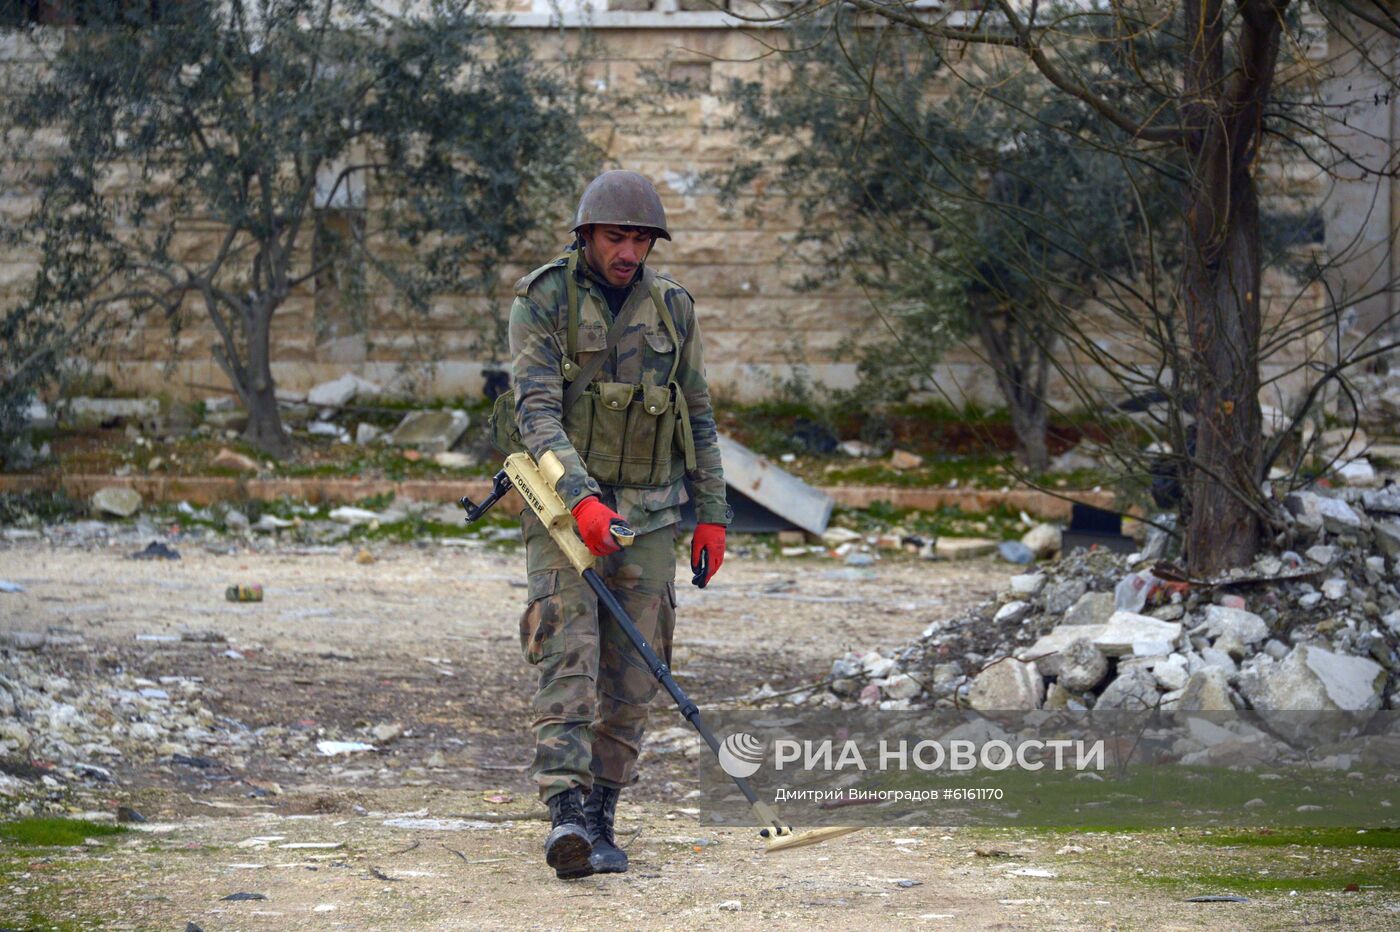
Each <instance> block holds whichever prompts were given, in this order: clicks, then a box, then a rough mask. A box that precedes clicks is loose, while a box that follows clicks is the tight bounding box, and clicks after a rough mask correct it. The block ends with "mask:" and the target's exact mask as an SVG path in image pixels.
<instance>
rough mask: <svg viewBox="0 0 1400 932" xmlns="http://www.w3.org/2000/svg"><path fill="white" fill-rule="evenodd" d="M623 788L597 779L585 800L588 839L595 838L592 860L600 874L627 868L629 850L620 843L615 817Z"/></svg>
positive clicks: (617, 871)
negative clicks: (615, 829) (623, 848)
mask: <svg viewBox="0 0 1400 932" xmlns="http://www.w3.org/2000/svg"><path fill="white" fill-rule="evenodd" d="M621 792H622V791H621V790H617V789H614V788H613V787H611V786H603V785H602V784H601V783H595V784H593V792H591V793H589V794H588V801H587V802H585V803H584V804H583V818H584V821H585V823H586V824H587V825H588V839H589V840H590V841H591V842H593V855H592V856H591V857H590V858H589V859H588V860H589V861H590V863H592V865H593V869H594V870H595V871H597V872H598V873H600V874H621V873H622V872H623V871H625V870H627V852H626V851H623V850H622V849H621V848H619V847H618V846H617V839H616V838H615V837H614V836H613V818H614V817H615V816H616V815H617V797H618V794H619V793H621Z"/></svg>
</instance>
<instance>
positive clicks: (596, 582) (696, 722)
mask: <svg viewBox="0 0 1400 932" xmlns="http://www.w3.org/2000/svg"><path fill="white" fill-rule="evenodd" d="M583 578H584V581H585V582H587V583H588V585H589V587H590V588H591V589H592V590H593V593H594V594H595V595H597V596H598V601H599V603H600V604H602V605H603V606H604V607H606V608H607V610H608V612H609V613H610V614H611V615H612V616H613V620H614V621H616V622H617V625H618V627H619V628H621V629H622V633H623V634H625V635H627V640H629V641H631V642H632V646H633V647H635V648H636V649H637V653H638V654H640V655H641V658H642V660H643V661H644V662H645V663H646V665H647V669H649V670H650V671H651V675H652V676H654V677H656V681H657V682H658V683H660V684H661V685H662V687H663V688H664V689H665V690H666V692H668V693H670V694H671V698H672V699H674V700H675V703H676V705H677V706H678V707H679V708H680V710H681V715H683V716H685V720H686V721H687V722H689V723H690V724H691V726H692V727H693V728H694V729H695V730H696V731H698V732H699V733H700V737H702V738H704V739H705V743H706V744H708V745H709V746H710V750H711V751H713V752H714V753H715V754H718V753H719V739H718V738H716V737H715V735H714V732H712V731H710V729H709V728H708V727H707V726H706V725H705V722H704V720H703V719H701V718H700V708H699V706H697V705H696V704H695V703H694V702H692V701H691V699H690V697H689V696H687V695H686V694H685V690H683V689H681V687H680V685H679V684H678V683H677V682H676V679H675V677H673V676H672V675H671V668H670V667H669V666H667V665H666V661H664V660H662V659H661V657H660V656H658V655H657V653H656V651H654V650H652V647H651V645H650V644H648V643H647V639H646V638H645V637H643V636H642V632H640V631H638V630H637V626H636V625H635V624H634V623H633V622H632V618H631V616H629V615H628V614H627V611H626V609H624V608H623V607H622V603H620V602H618V601H617V596H615V595H613V594H612V590H610V589H609V588H608V587H607V586H606V585H604V584H603V580H602V578H601V577H600V576H599V575H598V574H597V572H596V571H594V570H584V571H583ZM729 778H730V779H731V780H733V781H734V785H735V786H737V787H739V792H741V793H743V794H744V798H745V799H747V800H748V801H749V804H750V805H753V804H754V803H756V802H758V794H756V793H755V792H754V791H753V787H751V786H749V781H748V780H745V779H744V778H743V777H736V776H733V775H729Z"/></svg>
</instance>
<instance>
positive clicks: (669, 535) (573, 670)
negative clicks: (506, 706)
mask: <svg viewBox="0 0 1400 932" xmlns="http://www.w3.org/2000/svg"><path fill="white" fill-rule="evenodd" d="M521 522H522V534H523V536H524V538H525V563H526V568H527V571H528V573H529V579H530V583H529V585H530V594H529V604H528V605H527V606H526V608H525V612H524V614H523V615H521V618H520V648H521V651H522V653H523V654H524V655H525V660H526V662H528V663H530V664H533V665H534V666H535V667H536V668H538V670H539V673H540V682H539V688H538V690H537V691H536V693H535V699H534V703H533V704H532V707H531V708H532V712H533V717H534V730H535V760H534V763H533V765H532V766H531V768H530V775H531V776H532V777H533V778H534V780H535V782H536V783H537V784H538V785H539V790H540V798H541V799H548V798H549V797H550V796H553V795H554V794H555V793H557V792H559V791H560V790H567V789H568V788H569V787H570V786H575V785H576V786H581V787H583V788H584V789H585V790H587V789H589V788H591V787H592V785H593V783H594V782H595V781H596V782H598V783H601V784H603V785H604V786H611V787H617V788H621V787H624V786H627V785H629V784H631V783H635V782H636V780H637V754H638V752H639V751H640V750H641V746H642V733H643V731H644V730H645V728H646V721H647V704H648V703H649V702H650V701H651V699H652V697H653V696H655V695H656V692H657V690H658V689H659V688H660V686H659V684H658V683H657V682H656V679H655V678H654V677H653V676H652V675H651V671H649V670H648V669H647V667H646V664H645V663H643V662H642V658H641V657H639V656H638V655H637V652H636V650H635V649H634V648H633V647H632V642H631V641H629V640H627V636H626V635H625V634H623V633H622V629H621V628H620V627H618V625H617V624H616V623H615V622H614V621H613V619H612V617H611V616H610V615H609V614H608V613H607V611H606V610H604V611H603V612H602V613H601V614H602V617H601V618H600V617H599V614H600V612H599V608H598V598H597V596H595V595H594V594H593V590H592V589H590V588H589V587H588V583H586V582H584V581H583V578H582V577H581V576H579V574H578V572H577V571H575V570H574V568H573V567H572V566H571V565H570V563H569V561H568V559H567V558H565V556H564V554H563V552H562V551H561V550H560V549H559V547H558V546H557V545H556V544H555V543H554V541H553V539H552V538H550V536H549V532H548V531H547V530H545V528H544V526H543V525H542V524H541V523H540V521H539V519H538V518H536V517H535V516H534V514H533V513H532V512H531V511H530V510H529V509H526V510H525V511H524V512H523V513H522V514H521ZM675 542H676V525H670V526H668V527H663V528H659V529H657V530H655V531H651V532H650V533H647V534H639V535H638V536H637V539H636V542H635V543H633V544H632V546H630V547H625V548H623V549H622V550H620V551H619V552H617V553H614V554H611V555H609V556H607V557H602V558H600V559H599V560H598V562H597V565H596V566H595V569H596V570H597V571H598V575H599V576H601V577H602V579H603V582H604V583H605V584H606V585H607V586H608V588H609V589H611V590H612V591H613V593H614V594H615V595H616V596H617V600H618V601H619V602H620V603H622V607H623V608H624V609H625V610H626V611H627V614H628V615H629V616H631V618H632V621H633V622H635V623H636V625H637V629H638V630H639V631H641V633H642V636H643V637H645V638H646V639H647V641H648V642H649V643H650V644H651V646H652V647H653V648H654V649H655V650H656V652H657V654H659V655H660V656H661V657H662V659H664V660H665V661H666V662H667V663H668V664H669V663H670V662H671V635H672V632H673V631H674V629H675V623H676V586H675V578H676V552H675Z"/></svg>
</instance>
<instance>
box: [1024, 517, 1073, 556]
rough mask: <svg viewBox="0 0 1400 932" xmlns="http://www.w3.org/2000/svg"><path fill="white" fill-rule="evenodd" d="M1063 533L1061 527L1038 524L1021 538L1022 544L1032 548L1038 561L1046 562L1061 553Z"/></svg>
mask: <svg viewBox="0 0 1400 932" xmlns="http://www.w3.org/2000/svg"><path fill="white" fill-rule="evenodd" d="M1062 540H1063V533H1062V532H1061V531H1060V528H1059V525H1055V524H1037V525H1036V526H1035V527H1033V528H1031V529H1030V530H1029V531H1027V532H1026V533H1025V534H1023V535H1022V536H1021V543H1023V544H1025V545H1026V546H1027V547H1029V548H1030V551H1031V553H1033V554H1035V556H1036V558H1037V559H1040V560H1044V559H1048V558H1049V557H1053V556H1054V555H1055V554H1057V553H1059V552H1060V546H1061V542H1062Z"/></svg>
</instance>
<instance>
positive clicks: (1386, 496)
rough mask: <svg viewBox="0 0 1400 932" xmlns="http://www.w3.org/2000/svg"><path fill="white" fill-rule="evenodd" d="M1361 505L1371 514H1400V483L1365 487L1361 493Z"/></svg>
mask: <svg viewBox="0 0 1400 932" xmlns="http://www.w3.org/2000/svg"><path fill="white" fill-rule="evenodd" d="M1361 507H1362V508H1364V509H1366V511H1367V512H1369V513H1370V514H1373V515H1374V514H1389V515H1400V484H1396V485H1388V486H1386V487H1385V488H1383V489H1367V490H1366V491H1365V492H1363V493H1362V494H1361Z"/></svg>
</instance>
